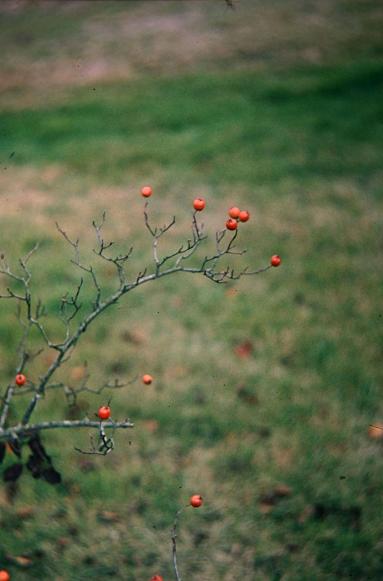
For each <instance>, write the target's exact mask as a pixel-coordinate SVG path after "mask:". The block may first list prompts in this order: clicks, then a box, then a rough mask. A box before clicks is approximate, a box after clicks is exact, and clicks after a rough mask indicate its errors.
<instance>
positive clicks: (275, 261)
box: [270, 254, 282, 266]
mask: <svg viewBox="0 0 383 581" xmlns="http://www.w3.org/2000/svg"><path fill="white" fill-rule="evenodd" d="M281 262H282V259H281V257H280V256H278V254H274V255H273V256H272V257H271V259H270V264H271V266H279V265H280V264H281Z"/></svg>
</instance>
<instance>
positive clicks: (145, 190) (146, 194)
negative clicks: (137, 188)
mask: <svg viewBox="0 0 383 581" xmlns="http://www.w3.org/2000/svg"><path fill="white" fill-rule="evenodd" d="M152 193H153V190H152V188H151V187H150V186H144V187H143V188H141V196H143V197H144V198H150V196H151V195H152Z"/></svg>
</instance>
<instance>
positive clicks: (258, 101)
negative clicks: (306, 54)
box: [0, 3, 383, 581]
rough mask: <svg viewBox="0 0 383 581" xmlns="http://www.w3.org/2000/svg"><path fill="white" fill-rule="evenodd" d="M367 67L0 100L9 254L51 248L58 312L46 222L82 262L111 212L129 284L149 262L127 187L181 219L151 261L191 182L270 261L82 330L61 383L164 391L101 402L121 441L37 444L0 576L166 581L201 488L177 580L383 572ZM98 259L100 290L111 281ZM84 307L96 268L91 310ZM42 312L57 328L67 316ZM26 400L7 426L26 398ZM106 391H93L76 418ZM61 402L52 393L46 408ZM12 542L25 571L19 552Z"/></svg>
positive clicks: (180, 232) (76, 89) (12, 515)
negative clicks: (127, 254)
mask: <svg viewBox="0 0 383 581" xmlns="http://www.w3.org/2000/svg"><path fill="white" fill-rule="evenodd" d="M138 4H140V3H138ZM166 6H167V5H166ZM273 6H274V5H273ZM114 9H116V7H114ZM140 9H141V8H140ZM167 9H169V10H170V8H169V6H168V7H167ZM274 9H275V10H276V11H277V13H278V14H280V12H279V11H280V7H278V6H277V7H275V6H274ZM98 10H101V8H99V9H98ZM161 10H162V8H161ZM7 18H10V17H9V16H8V17H7ZM15 18H16V20H17V18H18V17H16V16H15ZM47 18H48V17H47ZM49 18H52V14H50V15H49ZM66 18H69V20H70V17H68V15H67V16H66ZM99 18H101V20H102V19H103V18H104V19H105V16H102V14H101V15H99ZM16 20H15V22H16ZM18 22H19V21H18ZM47 22H48V20H47ZM18 26H21V24H20V23H19V24H17V22H16V23H15V24H14V27H15V32H14V33H15V34H16V32H17V30H19V28H18ZM23 26H24V24H23ZM66 26H68V27H69V28H68V33H66V32H65V34H64V37H65V38H70V34H73V35H74V38H78V34H79V33H78V32H76V31H77V30H78V28H77V27H78V23H77V24H76V25H75V24H73V28H71V27H70V22H66ZM42 28H43V30H44V27H42ZM69 31H71V32H70V33H69ZM9 34H11V32H8V35H9ZM16 37H17V34H16ZM11 42H14V41H12V40H11ZM68 42H69V41H68ZM71 42H72V41H71ZM297 42H299V39H297ZM35 48H36V47H35ZM37 48H38V47H37ZM37 48H36V50H37ZM339 54H343V53H339ZM362 56H363V58H362ZM362 56H361V57H360V58H353V59H344V60H342V61H341V62H340V61H339V59H337V58H334V59H332V62H330V63H326V64H324V65H322V66H318V65H316V66H314V65H312V64H311V65H307V64H304V65H303V64H302V63H300V62H297V63H295V64H294V65H291V66H289V67H288V68H287V70H285V71H283V72H281V68H282V67H280V69H279V70H276V69H275V68H273V67H270V68H269V69H266V70H262V71H256V70H254V69H253V68H252V67H251V66H249V67H248V68H246V70H238V67H236V66H234V65H233V66H232V67H231V66H230V63H231V61H230V62H229V63H228V66H227V67H226V70H222V68H220V67H218V66H217V67H216V68H215V69H214V70H213V71H212V70H208V67H205V65H203V66H202V65H201V67H200V69H199V70H197V71H194V72H192V73H191V72H188V74H186V73H183V74H177V75H172V76H162V77H159V76H152V77H150V78H149V77H146V76H145V75H144V76H143V77H142V78H140V79H134V80H133V79H131V80H126V79H124V80H120V81H119V80H116V79H114V80H110V79H106V80H104V81H103V82H101V81H100V82H98V83H91V84H87V85H85V86H71V85H69V86H66V87H64V88H63V90H62V92H60V91H57V87H56V88H52V87H51V88H49V86H48V89H47V98H46V99H41V98H40V97H36V95H35V97H34V98H33V99H32V101H31V103H29V104H28V103H23V101H22V100H21V101H20V102H18V101H17V99H16V104H12V106H10V105H9V97H8V96H6V98H5V100H4V102H3V107H2V109H1V112H0V128H1V131H0V159H1V160H2V164H1V165H2V172H1V176H0V180H1V181H0V188H1V189H0V200H1V202H2V208H3V211H2V214H1V216H0V229H1V240H0V247H1V248H0V250H1V251H5V252H6V255H7V258H8V260H9V262H10V263H12V265H15V268H17V258H18V256H19V255H20V254H21V253H24V252H26V251H27V250H28V248H30V247H31V246H32V245H33V244H34V243H35V241H36V240H41V241H42V244H41V249H40V251H39V253H38V254H37V255H36V256H35V257H34V258H33V260H32V261H31V268H32V271H33V273H34V278H33V291H34V293H36V295H35V296H36V298H37V297H41V298H42V300H43V301H44V303H45V304H46V305H47V309H48V312H49V315H50V317H54V315H55V313H57V308H58V302H59V298H60V297H61V296H62V294H63V292H64V291H66V290H69V289H72V288H75V286H76V283H77V282H78V280H79V276H80V273H79V272H76V270H75V268H74V267H73V265H71V263H70V257H71V255H70V249H69V248H68V247H66V245H65V243H64V241H62V240H60V237H59V235H58V233H57V231H56V230H55V226H54V221H55V220H58V221H59V222H60V224H61V225H62V226H63V227H65V229H66V231H67V232H68V233H69V234H70V235H71V236H73V237H76V236H80V237H81V240H82V244H83V246H82V252H83V256H84V260H85V259H91V258H92V252H91V248H92V245H93V238H92V228H91V220H92V219H93V218H95V217H98V216H99V215H100V212H101V210H102V209H103V208H106V209H107V211H108V221H107V223H106V227H105V235H106V237H107V238H108V239H113V240H116V241H117V242H118V243H119V245H120V248H123V247H125V248H126V247H127V246H130V244H131V243H134V246H135V252H134V254H133V256H132V261H131V265H130V269H129V275H130V276H132V277H133V276H134V274H135V273H137V272H138V270H140V269H141V268H142V266H143V265H148V267H149V268H152V258H151V248H150V240H149V237H148V236H147V232H146V231H145V229H144V227H143V220H142V200H141V198H140V196H139V194H138V192H139V188H140V187H141V185H142V184H144V183H147V182H148V183H151V184H152V185H153V187H154V195H153V198H152V199H151V201H150V208H151V210H150V211H151V213H152V216H153V221H156V220H157V221H158V222H159V223H160V224H162V223H163V222H164V221H165V220H166V219H167V218H168V217H169V215H172V214H173V212H174V213H175V214H176V215H177V224H176V229H175V232H174V233H169V238H168V241H167V242H166V241H165V240H164V246H162V247H161V249H160V250H162V249H165V248H169V247H172V248H173V247H176V246H177V244H178V245H179V243H180V240H181V239H182V238H184V237H185V236H187V235H188V232H189V230H188V229H189V221H190V210H191V200H192V199H193V197H194V196H195V195H203V196H205V197H206V199H207V201H208V203H207V208H206V210H205V211H204V221H205V222H206V228H207V230H208V231H209V234H210V240H209V241H208V242H207V246H208V247H209V248H212V246H211V245H212V244H213V239H214V238H213V234H214V231H215V230H216V229H218V228H220V227H221V226H222V224H223V223H224V221H225V219H226V210H227V208H228V207H229V206H230V205H233V204H234V203H235V204H238V205H239V206H241V207H246V208H248V209H249V211H250V213H251V221H250V222H249V223H248V224H246V225H242V227H241V233H240V241H239V243H238V244H239V245H241V246H242V247H246V248H248V252H247V254H246V255H245V256H244V257H241V258H238V262H239V263H241V264H242V265H244V264H251V265H252V266H253V265H255V266H262V265H264V264H266V263H267V261H268V260H269V256H270V255H271V254H273V253H275V252H277V253H279V254H281V256H282V259H283V263H282V266H281V267H280V269H273V270H272V271H269V272H267V273H265V274H263V275H261V276H259V277H255V278H250V277H249V278H243V279H241V281H239V282H237V283H235V284H234V283H231V284H229V285H228V286H227V287H225V286H218V285H213V284H212V283H210V282H209V281H208V280H207V279H206V280H205V279H201V278H199V277H198V276H191V275H186V274H184V275H181V274H177V275H175V276H174V277H169V278H165V279H163V280H161V281H158V282H155V283H150V284H148V285H145V286H143V287H142V288H139V289H137V290H135V291H134V292H132V293H130V294H129V295H128V296H126V297H125V298H124V299H123V300H122V301H121V303H119V304H118V305H116V306H115V307H113V309H111V311H110V312H109V313H106V314H105V316H104V317H103V318H101V319H100V320H99V321H98V322H97V323H96V324H95V326H94V328H91V329H90V331H89V334H88V335H87V337H85V338H84V340H83V341H82V343H80V344H79V346H78V350H77V351H76V352H75V353H74V354H73V356H72V359H71V360H70V361H69V362H68V363H67V364H66V366H65V367H64V368H63V369H62V371H61V372H60V374H59V377H61V378H62V379H63V380H66V381H69V382H72V383H75V381H76V380H75V379H74V373H75V372H74V371H73V370H74V369H75V368H76V367H78V366H79V365H81V364H82V363H83V362H84V360H86V361H87V362H88V365H89V369H90V371H91V374H92V381H94V383H96V384H100V383H101V382H103V381H104V380H105V379H107V378H110V377H115V376H119V377H120V378H121V379H129V378H132V377H134V376H135V375H139V376H140V375H141V374H143V373H146V372H149V373H151V374H152V375H153V376H154V378H155V381H154V383H153V385H152V386H150V387H143V386H142V385H141V384H140V382H139V381H137V382H135V383H133V384H132V385H131V386H129V387H127V388H126V389H124V390H122V391H118V392H116V393H115V394H114V395H113V400H112V407H113V409H114V410H117V411H116V416H117V417H118V418H125V417H126V416H129V417H130V418H131V419H132V420H133V421H134V422H135V428H134V429H133V430H131V431H129V433H126V432H123V433H122V432H121V433H118V434H116V450H115V451H114V452H113V454H111V455H110V456H108V457H106V458H98V457H97V458H90V459H89V458H88V457H82V456H79V455H78V454H76V453H75V452H74V450H73V447H74V446H79V445H80V446H83V447H85V446H87V434H86V433H84V432H82V433H78V432H77V433H75V432H73V433H67V432H65V433H64V432H60V433H59V432H55V433H51V434H48V433H47V434H45V436H44V441H45V443H46V446H47V448H48V451H49V453H50V454H51V455H52V457H53V458H54V461H55V464H56V465H57V468H58V469H60V470H61V471H62V474H63V479H64V481H63V484H61V485H60V486H58V487H57V488H52V487H49V486H48V485H47V484H44V483H41V482H36V481H34V480H33V479H32V478H31V477H30V475H29V474H26V473H25V474H23V475H22V477H21V479H20V482H19V488H18V491H17V494H16V496H15V498H14V501H13V502H10V500H9V497H8V496H7V494H6V490H5V489H4V492H2V493H1V494H0V510H1V512H0V568H1V567H5V568H7V569H9V570H10V571H11V572H12V575H13V577H12V578H14V579H17V580H20V581H24V580H26V579H47V580H52V579H55V580H56V581H58V580H59V579H64V580H65V581H78V580H82V579H84V580H85V579H87V578H89V576H93V577H95V578H104V577H105V578H108V577H114V578H116V579H124V580H129V581H145V580H146V579H150V577H151V576H152V575H153V574H154V573H156V572H161V574H162V575H163V576H164V578H165V579H172V578H173V573H172V567H171V558H170V555H171V546H170V528H171V525H172V522H173V518H174V514H175V512H176V510H177V509H178V508H179V507H180V506H182V505H183V504H184V503H185V501H187V499H188V497H189V495H190V494H192V493H195V492H198V493H201V494H202V495H203V496H204V498H205V504H204V506H203V508H201V509H200V510H198V511H197V510H196V511H192V510H191V509H190V510H187V511H186V512H185V513H184V514H183V515H182V517H181V523H180V535H179V544H178V547H179V549H178V550H179V561H180V568H181V570H182V573H183V577H184V578H185V579H189V578H190V579H192V578H193V579H199V580H201V581H210V580H215V579H223V580H225V581H226V580H229V579H230V580H233V579H235V580H237V579H238V580H239V579H241V580H242V579H243V580H244V581H250V580H253V579H257V580H258V579H260V580H261V579H272V580H274V579H275V580H277V579H291V580H302V581H303V580H306V579H307V580H309V579H310V580H311V579H349V578H354V579H377V580H378V579H380V578H381V577H382V572H383V555H382V550H381V536H382V530H383V527H382V519H381V515H380V513H379V506H380V504H381V490H382V468H383V457H382V447H381V441H377V440H371V439H369V437H368V434H367V429H368V426H369V424H374V423H377V422H382V415H383V408H382V395H381V384H382V380H383V375H382V370H381V363H380V362H381V345H382V339H383V337H382V326H381V321H382V313H381V312H380V310H381V309H380V295H381V291H380V288H381V278H382V277H381V274H382V273H381V261H380V251H381V241H382V236H381V231H382V219H381V216H382V195H381V194H382V189H381V175H382V174H381V151H382V146H383V124H382V121H383V106H382V103H383V66H382V62H381V60H380V59H379V58H378V56H376V58H374V55H372V54H368V55H367V57H368V58H367V57H366V55H365V54H363V55H362ZM23 58H25V59H26V57H23ZM48 85H49V83H48ZM94 89H95V90H94ZM52 94H54V98H52V99H50V96H52ZM12 152H15V154H14V155H13V157H12V158H9V156H10V154H11V153H12ZM5 168H6V169H5ZM199 256H200V257H203V256H204V250H203V251H201V254H200V255H199ZM97 268H98V273H99V276H100V277H101V279H102V280H103V284H104V288H105V292H106V291H110V290H112V289H113V288H114V285H115V281H114V278H113V276H112V275H113V272H112V271H111V270H108V269H107V268H105V267H104V266H103V265H102V264H98V267H97ZM92 298H93V291H92V287H91V285H90V283H89V281H87V284H86V288H85V290H84V307H83V308H84V311H86V309H87V308H89V305H90V302H91V300H92ZM0 320H1V325H0V341H1V343H0V346H1V358H0V370H1V373H2V377H3V382H2V385H3V388H2V389H4V387H5V386H6V384H7V383H8V381H10V379H11V378H12V376H13V373H14V368H15V365H16V357H15V349H16V346H17V341H18V339H19V337H20V329H19V326H18V324H17V319H16V317H15V314H14V311H13V310H12V305H11V304H10V303H9V301H1V302H0ZM48 325H49V329H50V332H51V333H52V335H53V336H54V337H55V338H59V337H60V336H62V335H61V334H62V327H61V326H60V324H59V323H58V322H57V321H55V320H53V319H51V322H50V323H48ZM247 340H249V341H250V342H251V344H252V351H251V353H250V354H249V355H248V356H247V357H243V358H241V357H239V356H238V354H237V351H236V347H238V346H239V345H241V344H242V343H243V342H244V341H247ZM34 342H35V343H36V344H37V342H38V337H37V335H36V336H35V337H34ZM47 357H48V356H47V354H46V353H43V354H42V356H41V358H40V360H36V362H35V363H34V364H33V365H32V366H31V367H29V368H28V374H30V375H31V376H32V377H36V376H37V375H38V374H39V373H41V371H42V370H43V369H44V366H46V365H47V363H48V358H47ZM17 401H18V404H17V406H15V409H13V410H12V418H13V419H14V420H17V418H18V417H19V416H18V414H20V413H21V409H22V407H23V405H25V404H26V400H25V399H23V400H22V398H19V399H18V400H17ZM101 403H104V399H103V398H102V397H91V396H88V395H87V394H84V395H82V396H81V397H80V399H79V402H78V408H77V409H75V410H72V411H71V413H72V417H74V415H75V416H76V417H82V416H83V415H84V414H86V413H88V414H90V415H91V414H92V413H93V411H94V410H95V409H97V407H98V406H99V405H100V404H101ZM68 413H69V412H68V409H67V407H66V406H65V400H64V397H63V395H62V394H60V392H57V393H56V394H55V395H53V394H52V396H50V397H49V398H46V399H45V400H44V401H42V402H41V404H39V408H38V410H37V412H36V414H35V419H36V420H38V419H44V418H50V417H57V418H64V417H68ZM11 462H12V457H11V456H10V455H7V457H6V460H5V464H6V465H8V464H10V463H11ZM277 485H285V486H288V487H289V490H290V494H288V495H287V496H286V497H284V498H280V499H279V500H277V501H276V502H275V504H273V505H271V504H270V503H268V502H267V501H265V495H266V496H267V495H269V496H270V492H272V491H273V490H274V488H275V486H277ZM25 506H31V507H32V508H33V513H32V515H31V516H30V517H29V518H24V517H23V515H22V513H21V512H20V509H22V508H24V507H25ZM105 511H107V512H106V513H105ZM110 513H112V514H110ZM113 513H115V514H113ZM21 555H25V556H27V557H30V559H31V564H30V567H29V568H23V567H22V566H21V564H20V563H17V561H16V562H15V561H14V558H15V557H19V556H21Z"/></svg>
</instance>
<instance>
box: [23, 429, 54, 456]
mask: <svg viewBox="0 0 383 581" xmlns="http://www.w3.org/2000/svg"><path fill="white" fill-rule="evenodd" d="M28 446H29V447H30V449H31V451H32V452H33V454H34V456H37V457H39V458H41V459H45V460H48V462H50V461H51V459H50V457H49V456H48V454H47V453H46V451H45V448H44V446H43V445H42V443H41V440H40V436H39V435H38V434H35V435H34V436H32V438H30V439H29V441H28Z"/></svg>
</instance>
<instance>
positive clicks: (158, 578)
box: [150, 575, 164, 581]
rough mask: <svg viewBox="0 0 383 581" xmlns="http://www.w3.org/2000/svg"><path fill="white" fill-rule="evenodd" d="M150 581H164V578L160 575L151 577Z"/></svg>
mask: <svg viewBox="0 0 383 581" xmlns="http://www.w3.org/2000/svg"><path fill="white" fill-rule="evenodd" d="M150 581H164V578H163V577H161V575H153V577H152V578H151V579H150Z"/></svg>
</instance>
